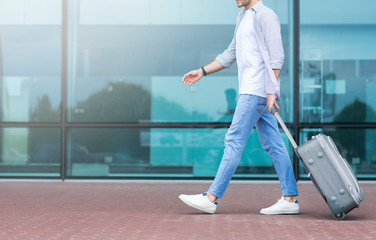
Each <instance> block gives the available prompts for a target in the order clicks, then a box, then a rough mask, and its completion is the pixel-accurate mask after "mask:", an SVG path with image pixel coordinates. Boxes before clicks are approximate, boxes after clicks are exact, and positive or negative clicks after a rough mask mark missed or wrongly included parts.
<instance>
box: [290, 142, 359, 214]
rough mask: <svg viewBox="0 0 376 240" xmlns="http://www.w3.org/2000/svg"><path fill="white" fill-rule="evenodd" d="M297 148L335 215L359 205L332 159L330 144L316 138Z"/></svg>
mask: <svg viewBox="0 0 376 240" xmlns="http://www.w3.org/2000/svg"><path fill="white" fill-rule="evenodd" d="M297 150H298V152H299V155H300V156H301V158H302V161H303V162H304V165H305V168H306V170H307V172H309V173H310V175H311V179H312V181H313V183H314V184H315V186H316V187H317V189H318V190H319V192H320V193H321V195H322V196H323V198H324V199H325V201H326V202H327V204H328V206H329V208H330V210H331V211H332V213H333V214H334V215H336V214H340V213H347V212H349V211H351V210H352V209H353V208H354V207H357V206H358V204H357V203H356V202H355V201H354V199H353V197H352V196H351V193H350V189H349V186H347V184H346V183H345V182H344V181H343V179H342V177H341V176H340V174H339V171H338V169H337V167H338V166H336V165H334V164H333V163H332V160H331V159H330V158H333V156H334V155H333V152H332V151H333V149H331V148H330V147H329V145H325V144H323V142H320V141H319V139H318V138H315V139H313V140H311V141H309V142H307V143H305V144H303V145H302V146H300V147H298V149H297ZM341 160H342V159H341Z"/></svg>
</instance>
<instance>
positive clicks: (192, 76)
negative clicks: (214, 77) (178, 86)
mask: <svg viewBox="0 0 376 240" xmlns="http://www.w3.org/2000/svg"><path fill="white" fill-rule="evenodd" d="M202 76H204V73H203V72H202V70H201V69H197V70H193V71H190V72H189V73H187V74H185V75H184V76H183V79H182V81H183V82H184V83H185V84H187V85H189V86H191V85H192V84H194V83H195V82H197V81H198V80H200V79H201V78H202Z"/></svg>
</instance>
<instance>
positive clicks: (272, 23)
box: [262, 13, 285, 69]
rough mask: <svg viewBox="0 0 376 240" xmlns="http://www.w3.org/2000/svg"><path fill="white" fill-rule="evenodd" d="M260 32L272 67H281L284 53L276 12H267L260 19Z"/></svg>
mask: <svg viewBox="0 0 376 240" xmlns="http://www.w3.org/2000/svg"><path fill="white" fill-rule="evenodd" d="M262 33H263V35H264V36H263V37H264V39H265V44H266V47H267V49H268V52H269V57H270V66H271V67H272V69H281V68H282V65H283V62H284V59H285V54H284V52H283V45H282V36H281V24H280V22H279V19H278V17H277V15H276V14H274V13H272V14H267V15H266V16H265V19H264V21H262Z"/></svg>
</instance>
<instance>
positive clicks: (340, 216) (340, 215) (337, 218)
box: [333, 212, 346, 221]
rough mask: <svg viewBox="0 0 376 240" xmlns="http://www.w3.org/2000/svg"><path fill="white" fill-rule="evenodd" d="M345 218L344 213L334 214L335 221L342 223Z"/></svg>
mask: <svg viewBox="0 0 376 240" xmlns="http://www.w3.org/2000/svg"><path fill="white" fill-rule="evenodd" d="M345 216H346V214H345V213H344V212H341V213H337V214H333V217H334V219H335V220H338V221H341V220H342V219H344V218H345Z"/></svg>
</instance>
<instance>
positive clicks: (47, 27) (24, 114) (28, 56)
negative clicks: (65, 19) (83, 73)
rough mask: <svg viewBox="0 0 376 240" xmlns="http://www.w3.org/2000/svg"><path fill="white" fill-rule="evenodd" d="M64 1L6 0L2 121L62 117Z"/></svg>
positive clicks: (1, 39)
mask: <svg viewBox="0 0 376 240" xmlns="http://www.w3.org/2000/svg"><path fill="white" fill-rule="evenodd" d="M61 5H62V3H61V0H51V1H47V0H38V1H26V0H15V1H2V3H1V7H0V32H1V36H0V64H1V66H0V75H1V77H0V92H1V98H0V105H1V114H2V115H1V121H11V122H59V121H60V114H61V113H60V110H61V109H60V104H61V31H62V30H61V11H62V7H61Z"/></svg>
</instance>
